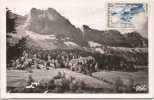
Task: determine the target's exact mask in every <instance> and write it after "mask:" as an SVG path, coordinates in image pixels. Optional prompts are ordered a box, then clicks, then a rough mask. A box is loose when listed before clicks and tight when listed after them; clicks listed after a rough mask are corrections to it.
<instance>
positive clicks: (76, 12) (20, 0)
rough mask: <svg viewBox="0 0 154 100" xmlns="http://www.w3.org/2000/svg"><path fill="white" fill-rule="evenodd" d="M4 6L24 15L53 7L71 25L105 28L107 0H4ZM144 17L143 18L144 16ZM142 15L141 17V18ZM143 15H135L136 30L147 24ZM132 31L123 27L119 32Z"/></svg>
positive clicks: (142, 28) (141, 29)
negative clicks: (34, 10) (33, 9)
mask: <svg viewBox="0 0 154 100" xmlns="http://www.w3.org/2000/svg"><path fill="white" fill-rule="evenodd" d="M6 1H7V2H6V4H7V5H6V6H7V7H8V8H9V9H10V10H12V11H13V12H15V13H17V14H20V15H25V14H28V13H29V11H30V9H31V8H38V9H47V8H54V9H56V10H57V11H58V12H59V13H60V14H61V15H62V16H65V17H66V18H67V19H68V20H69V21H70V22H71V23H72V24H73V25H75V26H76V27H80V28H81V26H82V25H84V24H85V25H89V26H90V27H91V28H94V29H99V30H105V29H107V27H106V26H107V0H6ZM143 16H144V17H145V18H144V17H143ZM141 17H142V18H141ZM146 19H147V18H146V16H145V15H143V14H142V15H140V16H138V17H137V20H136V26H137V30H139V31H141V32H142V31H143V30H146V29H144V27H142V26H145V24H147V21H146ZM127 31H128V32H129V31H132V30H130V29H123V30H121V32H127Z"/></svg>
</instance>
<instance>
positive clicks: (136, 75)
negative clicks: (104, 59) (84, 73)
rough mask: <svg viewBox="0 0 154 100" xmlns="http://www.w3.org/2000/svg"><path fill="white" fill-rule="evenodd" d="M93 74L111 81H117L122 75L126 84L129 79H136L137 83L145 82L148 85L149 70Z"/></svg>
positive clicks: (135, 82)
mask: <svg viewBox="0 0 154 100" xmlns="http://www.w3.org/2000/svg"><path fill="white" fill-rule="evenodd" d="M93 76H94V77H96V78H97V79H100V80H107V81H109V82H111V83H115V81H116V79H117V78H118V77H120V78H121V79H122V81H123V83H124V84H125V85H127V84H128V81H129V79H133V80H134V85H135V84H145V85H148V72H147V71H139V72H118V71H110V72H103V71H102V72H96V73H93Z"/></svg>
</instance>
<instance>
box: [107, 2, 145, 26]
mask: <svg viewBox="0 0 154 100" xmlns="http://www.w3.org/2000/svg"><path fill="white" fill-rule="evenodd" d="M146 15H147V5H146V4H144V3H108V27H110V28H136V23H138V22H140V21H141V20H142V19H143V18H145V17H144V16H146Z"/></svg>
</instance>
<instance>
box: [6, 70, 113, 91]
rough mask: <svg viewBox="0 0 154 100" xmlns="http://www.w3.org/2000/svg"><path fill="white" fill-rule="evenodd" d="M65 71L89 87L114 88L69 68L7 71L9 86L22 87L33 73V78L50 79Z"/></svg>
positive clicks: (36, 79) (38, 79) (39, 79)
mask: <svg viewBox="0 0 154 100" xmlns="http://www.w3.org/2000/svg"><path fill="white" fill-rule="evenodd" d="M59 71H60V72H65V74H66V75H68V76H72V77H74V78H75V79H77V80H80V81H84V83H85V84H86V86H87V87H89V88H102V89H103V88H105V89H112V87H113V86H112V85H110V84H108V83H105V82H103V81H100V80H98V79H96V78H93V77H90V76H87V75H83V74H81V73H76V72H72V71H70V70H67V69H51V70H33V73H28V72H25V71H17V70H13V71H11V70H10V71H8V72H7V86H8V87H22V86H26V80H27V79H28V76H29V75H30V74H31V76H32V78H33V79H34V80H35V81H36V82H37V81H41V80H42V81H46V82H47V81H49V80H50V79H52V78H53V77H54V76H56V75H57V73H58V72H59Z"/></svg>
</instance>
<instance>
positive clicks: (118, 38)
mask: <svg viewBox="0 0 154 100" xmlns="http://www.w3.org/2000/svg"><path fill="white" fill-rule="evenodd" d="M83 31H84V38H85V39H86V40H87V41H94V42H98V43H100V44H102V45H106V46H115V47H131V45H130V44H129V43H128V42H127V41H126V39H125V37H124V36H123V35H122V34H120V32H119V31H116V30H108V31H99V30H96V29H91V28H90V27H89V26H87V25H83Z"/></svg>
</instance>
